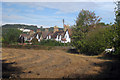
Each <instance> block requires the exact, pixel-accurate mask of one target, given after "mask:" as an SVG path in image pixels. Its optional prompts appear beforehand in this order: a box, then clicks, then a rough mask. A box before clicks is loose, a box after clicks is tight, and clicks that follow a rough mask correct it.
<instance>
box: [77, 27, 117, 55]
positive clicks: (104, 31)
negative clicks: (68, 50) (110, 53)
mask: <svg viewBox="0 0 120 80" xmlns="http://www.w3.org/2000/svg"><path fill="white" fill-rule="evenodd" d="M114 35H115V34H114V33H113V29H112V28H110V27H107V28H99V29H98V28H97V29H95V30H94V31H91V32H88V33H87V34H86V36H85V37H84V38H83V39H81V40H79V41H77V44H78V45H77V46H76V48H77V49H78V51H79V52H81V53H84V54H87V55H97V54H100V53H102V52H103V51H104V50H105V49H106V48H111V47H112V46H113V42H114V41H113V40H114Z"/></svg>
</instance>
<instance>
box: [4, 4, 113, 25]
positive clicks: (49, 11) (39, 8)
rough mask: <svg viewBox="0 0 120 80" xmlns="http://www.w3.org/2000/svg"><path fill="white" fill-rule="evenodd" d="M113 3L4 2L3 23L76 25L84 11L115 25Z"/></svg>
mask: <svg viewBox="0 0 120 80" xmlns="http://www.w3.org/2000/svg"><path fill="white" fill-rule="evenodd" d="M114 8H115V4H114V3H113V2H2V23H3V24H7V23H25V24H34V25H38V26H40V25H43V26H45V27H50V26H55V25H57V26H59V27H63V26H62V25H63V24H62V19H64V20H65V24H69V25H74V24H75V20H76V18H77V16H78V13H79V12H80V11H81V10H82V9H85V10H90V11H94V12H95V13H96V15H97V16H100V17H101V18H102V20H101V22H105V23H110V22H112V23H114V19H115V15H114Z"/></svg>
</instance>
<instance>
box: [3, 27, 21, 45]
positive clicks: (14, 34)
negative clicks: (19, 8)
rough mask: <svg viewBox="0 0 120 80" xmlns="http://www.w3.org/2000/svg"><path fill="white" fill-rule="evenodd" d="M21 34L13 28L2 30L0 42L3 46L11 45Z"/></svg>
mask: <svg viewBox="0 0 120 80" xmlns="http://www.w3.org/2000/svg"><path fill="white" fill-rule="evenodd" d="M20 34H21V31H20V30H18V29H13V28H7V29H2V37H3V39H2V42H3V43H4V44H11V43H15V42H17V41H18V38H19V36H20Z"/></svg>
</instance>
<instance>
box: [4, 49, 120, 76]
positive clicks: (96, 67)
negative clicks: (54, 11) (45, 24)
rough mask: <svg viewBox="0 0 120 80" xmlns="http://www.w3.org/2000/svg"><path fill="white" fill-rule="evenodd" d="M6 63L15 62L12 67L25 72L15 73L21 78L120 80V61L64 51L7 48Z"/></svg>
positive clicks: (5, 52)
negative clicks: (118, 79)
mask: <svg viewBox="0 0 120 80" xmlns="http://www.w3.org/2000/svg"><path fill="white" fill-rule="evenodd" d="M2 60H6V61H3V63H13V62H14V64H11V65H12V67H17V68H19V67H20V68H21V69H22V70H21V69H16V70H15V71H17V70H18V71H17V73H16V72H15V71H14V70H13V72H14V74H16V75H17V77H19V78H118V77H119V74H118V73H119V72H120V69H119V67H120V62H119V61H113V60H108V59H99V58H98V56H85V55H81V54H70V53H68V52H66V51H63V50H33V49H13V48H3V49H2ZM10 69H12V68H11V67H10ZM3 72H5V71H4V70H3ZM7 72H8V73H9V70H8V71H7ZM113 74H115V75H113ZM3 76H5V74H3Z"/></svg>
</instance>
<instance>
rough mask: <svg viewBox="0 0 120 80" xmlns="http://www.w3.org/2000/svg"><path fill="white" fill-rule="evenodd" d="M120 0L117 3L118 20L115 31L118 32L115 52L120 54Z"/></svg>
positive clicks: (116, 13)
mask: <svg viewBox="0 0 120 80" xmlns="http://www.w3.org/2000/svg"><path fill="white" fill-rule="evenodd" d="M119 8H120V1H118V3H117V10H116V12H115V15H116V22H115V24H116V25H115V32H116V37H115V44H114V47H115V54H117V55H118V54H120V9H119Z"/></svg>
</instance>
